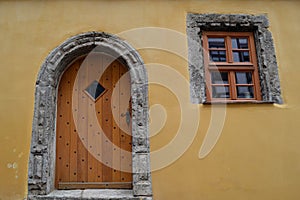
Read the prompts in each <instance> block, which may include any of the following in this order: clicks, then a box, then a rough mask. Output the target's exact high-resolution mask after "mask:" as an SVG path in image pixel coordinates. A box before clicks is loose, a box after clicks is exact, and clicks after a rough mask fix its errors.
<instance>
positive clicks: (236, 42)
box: [231, 38, 248, 49]
mask: <svg viewBox="0 0 300 200" xmlns="http://www.w3.org/2000/svg"><path fill="white" fill-rule="evenodd" d="M231 43H232V48H233V49H248V40H247V38H232V39H231Z"/></svg>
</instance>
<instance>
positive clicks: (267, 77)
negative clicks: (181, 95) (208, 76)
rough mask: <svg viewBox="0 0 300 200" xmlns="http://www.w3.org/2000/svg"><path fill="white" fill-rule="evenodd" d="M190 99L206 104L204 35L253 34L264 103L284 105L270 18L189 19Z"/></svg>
mask: <svg viewBox="0 0 300 200" xmlns="http://www.w3.org/2000/svg"><path fill="white" fill-rule="evenodd" d="M186 24H187V29H186V31H187V37H188V60H189V73H190V98H191V102H192V103H195V104H199V103H200V104H203V103H206V94H205V87H206V86H205V67H204V59H203V56H204V55H203V53H204V52H203V47H202V31H203V30H205V31H235V32H239V31H249V32H253V33H254V40H255V45H256V54H257V60H258V73H259V79H260V87H261V95H262V103H278V104H282V103H283V102H282V98H281V89H280V81H279V75H278V66H277V62H276V56H275V48H274V44H273V39H272V34H271V32H270V31H269V30H268V27H269V20H268V18H267V16H266V15H246V14H194V13H188V14H187V17H186Z"/></svg>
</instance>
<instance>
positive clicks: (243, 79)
mask: <svg viewBox="0 0 300 200" xmlns="http://www.w3.org/2000/svg"><path fill="white" fill-rule="evenodd" d="M235 80H236V83H237V84H252V73H251V72H236V73H235Z"/></svg>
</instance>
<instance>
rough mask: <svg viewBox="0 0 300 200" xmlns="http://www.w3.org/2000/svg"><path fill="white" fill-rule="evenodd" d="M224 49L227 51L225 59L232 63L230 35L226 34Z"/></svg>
mask: <svg viewBox="0 0 300 200" xmlns="http://www.w3.org/2000/svg"><path fill="white" fill-rule="evenodd" d="M226 51H227V61H228V62H229V63H233V58H232V45H231V39H230V36H228V35H227V36H226Z"/></svg>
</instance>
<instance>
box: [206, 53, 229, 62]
mask: <svg viewBox="0 0 300 200" xmlns="http://www.w3.org/2000/svg"><path fill="white" fill-rule="evenodd" d="M209 57H210V61H213V62H226V51H209Z"/></svg>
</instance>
